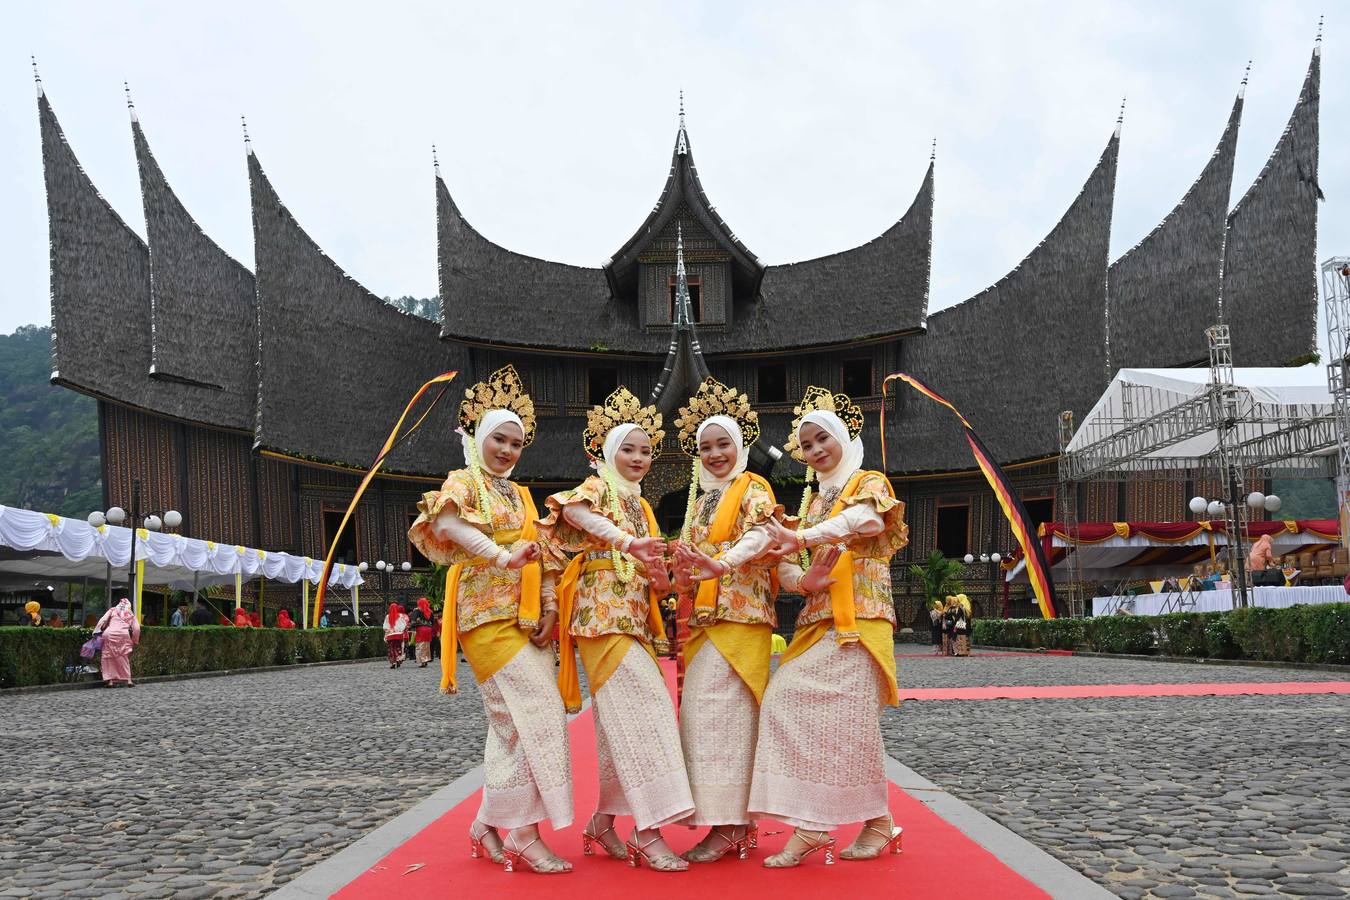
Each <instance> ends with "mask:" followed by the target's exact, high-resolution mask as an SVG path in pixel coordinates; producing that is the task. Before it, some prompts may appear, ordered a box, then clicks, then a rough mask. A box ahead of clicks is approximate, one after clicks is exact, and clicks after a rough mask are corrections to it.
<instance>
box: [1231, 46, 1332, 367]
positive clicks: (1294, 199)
mask: <svg viewBox="0 0 1350 900" xmlns="http://www.w3.org/2000/svg"><path fill="white" fill-rule="evenodd" d="M1321 77H1322V57H1321V48H1320V45H1319V47H1318V49H1317V50H1314V51H1313V57H1312V62H1311V63H1310V64H1309V66H1308V75H1307V77H1306V78H1305V79H1304V81H1303V90H1302V91H1301V92H1300V93H1299V97H1298V103H1297V105H1296V106H1295V107H1294V112H1293V114H1292V115H1291V116H1290V117H1289V124H1288V125H1287V126H1286V127H1285V130H1284V134H1282V135H1281V136H1280V140H1279V143H1277V144H1276V145H1275V150H1274V152H1273V153H1271V155H1270V159H1269V160H1268V161H1267V162H1266V165H1265V168H1263V169H1262V170H1261V174H1260V175H1258V176H1257V178H1256V181H1255V182H1254V183H1253V184H1252V186H1251V187H1250V188H1248V189H1247V193H1246V194H1245V195H1244V196H1243V198H1242V199H1241V200H1239V201H1238V203H1237V205H1236V206H1234V207H1233V211H1232V212H1231V213H1229V214H1228V233H1227V237H1226V239H1225V242H1224V258H1223V260H1224V261H1223V320H1224V322H1225V323H1226V324H1227V325H1228V326H1229V327H1230V328H1231V334H1232V339H1233V363H1234V365H1238V366H1280V365H1284V364H1285V363H1287V362H1289V361H1290V360H1292V359H1295V358H1297V357H1300V356H1303V355H1304V354H1307V353H1311V352H1313V351H1315V350H1316V348H1317V296H1318V294H1317V201H1318V198H1319V196H1320V194H1321V189H1320V188H1319V187H1318V185H1317V155H1318V149H1317V140H1318V136H1317V111H1318V101H1319V95H1320V85H1321ZM1272 324H1274V325H1276V326H1278V327H1272Z"/></svg>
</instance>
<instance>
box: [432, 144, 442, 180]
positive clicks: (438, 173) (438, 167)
mask: <svg viewBox="0 0 1350 900" xmlns="http://www.w3.org/2000/svg"><path fill="white" fill-rule="evenodd" d="M431 168H432V169H434V170H435V172H436V177H437V178H440V177H441V161H440V160H439V159H437V158H436V145H435V144H432V145H431Z"/></svg>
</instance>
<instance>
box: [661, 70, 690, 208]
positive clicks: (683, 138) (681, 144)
mask: <svg viewBox="0 0 1350 900" xmlns="http://www.w3.org/2000/svg"><path fill="white" fill-rule="evenodd" d="M688 153H689V137H688V135H686V134H685V132H684V88H680V130H679V133H678V135H677V137H676V138H675V154H676V155H677V156H685V155H687V154H688ZM657 205H658V206H660V203H659V202H658V203H657Z"/></svg>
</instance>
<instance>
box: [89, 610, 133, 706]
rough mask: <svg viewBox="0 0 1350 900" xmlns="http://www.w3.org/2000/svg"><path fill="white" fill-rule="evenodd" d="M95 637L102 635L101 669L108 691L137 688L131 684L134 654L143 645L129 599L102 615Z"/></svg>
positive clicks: (96, 627) (96, 626)
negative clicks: (138, 646) (132, 653)
mask: <svg viewBox="0 0 1350 900" xmlns="http://www.w3.org/2000/svg"><path fill="white" fill-rule="evenodd" d="M94 633H95V634H96V635H98V634H102V635H103V649H102V650H101V651H100V653H101V656H100V658H99V668H100V669H101V670H102V672H103V682H104V684H106V685H107V686H108V687H123V686H126V687H134V685H133V683H132V681H131V651H132V650H134V649H136V645H137V644H139V643H140V642H141V623H139V622H137V621H136V615H135V614H134V613H133V612H132V611H131V601H130V600H128V599H127V598H126V597H123V598H122V599H121V600H119V601H117V605H116V606H115V607H113V608H112V609H110V610H108V611H107V612H105V613H104V614H103V618H101V619H99V620H98V624H97V625H95V626H94Z"/></svg>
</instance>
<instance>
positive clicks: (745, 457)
mask: <svg viewBox="0 0 1350 900" xmlns="http://www.w3.org/2000/svg"><path fill="white" fill-rule="evenodd" d="M709 425H720V426H721V427H722V430H723V431H725V432H726V433H727V434H728V435H730V437H731V442H732V443H733V444H735V445H736V462H735V464H734V465H732V467H731V471H729V472H728V473H727V476H726V477H725V478H717V477H716V476H714V475H713V473H711V472H709V471H708V469H707V467H705V466H704V465H703V461H702V460H699V464H698V486H699V487H700V488H702V489H703V490H705V491H711V490H715V489H716V488H724V487H726V486H727V485H729V484H731V482H733V481H735V480H736V479H737V478H739V477H740V475H741V473H742V472H744V471H745V464H746V463H748V462H749V461H750V454H748V453H746V452H745V442H744V440H743V439H742V437H741V426H740V425H738V424H736V420H735V419H733V418H731V416H708V418H706V419H704V420H703V422H702V423H701V424H700V425H699V426H698V431H696V432H695V433H694V442H695V443H698V442H699V441H701V440H703V429H705V428H707V427H708V426H709Z"/></svg>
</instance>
